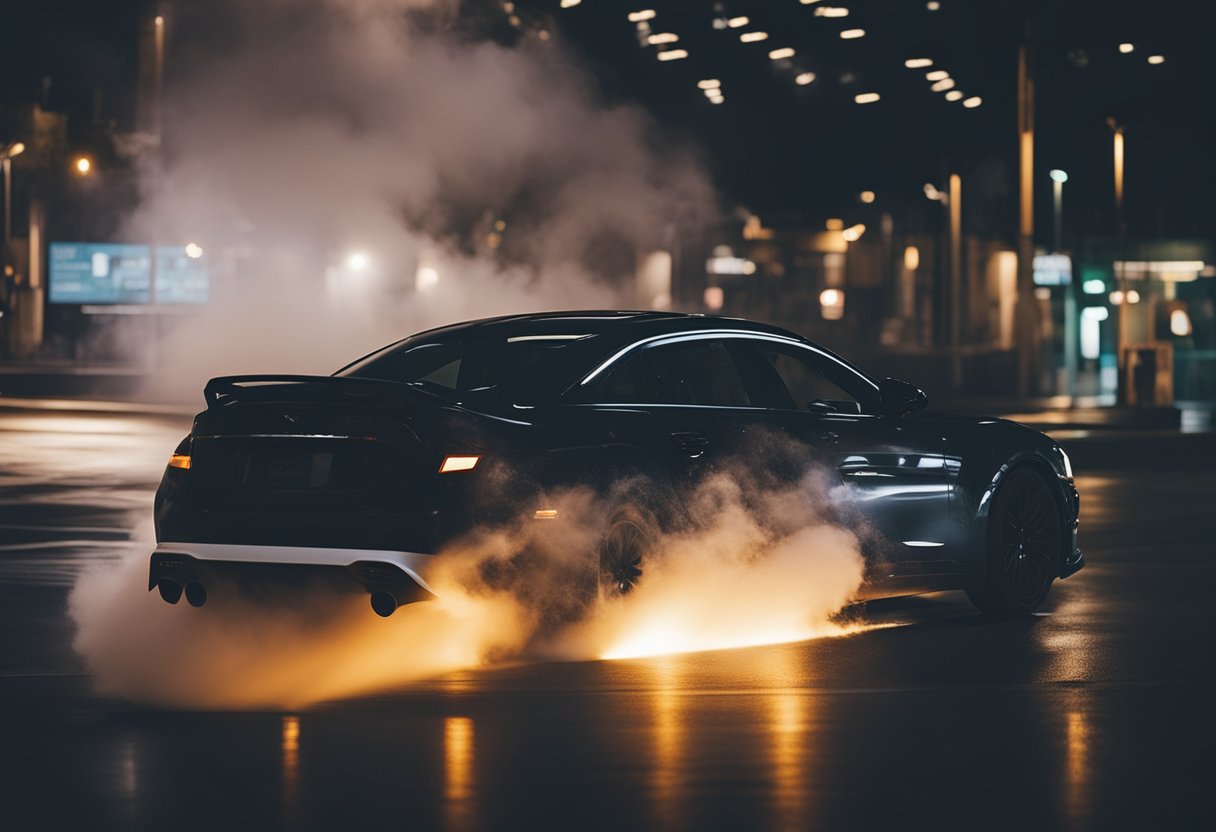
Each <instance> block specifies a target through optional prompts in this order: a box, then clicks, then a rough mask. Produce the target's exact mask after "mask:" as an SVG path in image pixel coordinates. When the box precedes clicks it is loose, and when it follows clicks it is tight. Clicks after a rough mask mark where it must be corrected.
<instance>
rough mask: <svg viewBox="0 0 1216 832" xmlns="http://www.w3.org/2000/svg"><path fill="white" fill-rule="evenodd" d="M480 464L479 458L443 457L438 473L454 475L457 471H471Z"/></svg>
mask: <svg viewBox="0 0 1216 832" xmlns="http://www.w3.org/2000/svg"><path fill="white" fill-rule="evenodd" d="M478 462H481V457H480V456H474V455H469V456H445V457H444V458H443V463H442V464H441V465H440V466H439V473H441V474H454V473H456V472H457V471H472V470H473V469H474V468H476V467H477V463H478Z"/></svg>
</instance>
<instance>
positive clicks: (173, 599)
mask: <svg viewBox="0 0 1216 832" xmlns="http://www.w3.org/2000/svg"><path fill="white" fill-rule="evenodd" d="M156 589H157V591H158V592H159V593H160V597H161V598H162V599H163V600H164V601H165V603H167V604H176V603H177V602H178V601H180V600H181V599H182V595H185V596H186V600H187V601H188V602H189V603H190V606H192V607H201V606H202V605H203V604H205V603H207V588H206V587H204V586H203V585H202V584H200V583H199V582H198V581H191V582H190V583H188V584H186V586H185V587H184V588H183V587H182V585H181V584H179V583H178V582H177V581H172V580H169V579H168V578H161V579H160V580H159V581H157V582H156Z"/></svg>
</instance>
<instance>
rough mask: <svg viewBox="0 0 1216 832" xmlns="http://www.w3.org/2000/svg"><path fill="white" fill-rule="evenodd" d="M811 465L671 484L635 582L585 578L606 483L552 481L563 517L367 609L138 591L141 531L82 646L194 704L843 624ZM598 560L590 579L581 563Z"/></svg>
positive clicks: (851, 553)
mask: <svg viewBox="0 0 1216 832" xmlns="http://www.w3.org/2000/svg"><path fill="white" fill-rule="evenodd" d="M829 482H830V481H829V480H828V479H827V478H826V477H824V476H821V475H820V474H819V473H818V472H812V473H810V474H808V476H807V477H805V478H804V479H803V481H802V482H800V483H797V484H795V485H788V484H787V485H786V486H784V487H773V484H772V483H771V482H764V481H763V480H762V479H758V478H757V477H755V476H754V475H753V474H752V473H750V472H747V471H746V469H743V468H740V467H735V468H734V470H733V473H732V472H720V473H718V474H715V475H713V476H711V477H709V478H708V479H707V480H706V481H704V482H703V483H702V484H701V485H700V486H699V487H698V488H697V489H695V491H694V492H693V493H692V494H691V495H686V496H685V498H684V499H681V503H680V506H679V510H680V512H681V513H682V514H683V516H684V518H685V520H684V522H683V523H682V524H681V526H680V527H679V528H678V529H674V530H672V531H670V532H669V533H667V534H665V535H662V536H661V537H660V539H659V540H658V545H657V546H656V548H655V550H654V552H653V553H652V554H651V555H649V556H648V557H647V559H646V561H645V562H644V564H643V570H644V574H643V577H642V580H641V582H640V584H639V586H638V587H637V588H636V589H635V591H634V592H632V593H631V594H629V595H626V596H623V597H612V598H604V597H602V596H596V595H595V592H594V574H595V570H596V564H597V560H596V558H597V555H596V551H597V549H596V543H597V540H598V538H599V535H600V534H601V533H602V530H603V528H604V526H605V525H606V520H607V510H608V509H607V508H606V506H607V505H608V504H610V503H611V502H612V501H605V500H603V499H602V498H600V497H597V496H595V495H593V494H591V493H590V492H589V491H584V490H578V489H575V490H571V491H568V492H566V493H564V494H561V495H555V496H554V497H553V499H552V500H550V501H549V504H550V505H554V506H556V507H558V511H559V518H564V519H559V521H552V522H551V521H535V520H532V519H528V520H525V521H522V522H521V523H520V524H518V525H515V526H510V527H504V528H489V529H480V530H476V531H474V532H472V533H471V534H470V535H469V536H468V537H467V538H466V539H464V540H462V541H460V542H459V543H457V544H454V545H453V546H451V547H449V548H448V549H447V550H446V551H444V552H442V553H440V554H439V555H438V556H437V557H436V560H435V572H434V573H433V574H430V575H428V579H429V580H430V582H431V584H432V586H433V587H434V588H435V590H436V592H437V594H438V597H437V598H436V599H434V600H431V601H426V602H421V603H416V604H411V605H408V606H405V607H402V608H400V609H398V610H397V611H396V613H394V614H393V616H392V617H391V618H388V619H380V618H377V617H376V616H375V614H374V613H373V612H372V611H371V609H370V608H369V606H368V603H367V597H366V595H362V594H343V593H340V592H338V591H335V590H334V589H332V588H326V587H322V586H316V587H313V588H308V589H304V590H299V591H293V592H290V593H286V592H284V593H278V594H275V595H272V596H267V595H266V594H265V592H264V591H259V590H258V589H256V588H254V587H250V586H248V585H245V586H242V585H240V584H233V583H224V584H220V585H217V586H213V587H211V588H210V593H209V598H208V601H207V604H206V605H205V606H204V607H202V608H200V609H193V608H191V607H189V606H187V605H186V604H185V603H184V602H182V603H180V604H178V605H177V606H169V605H167V604H165V603H164V602H163V601H161V599H160V597H159V595H157V593H155V592H151V593H149V592H147V565H148V559H147V547H145V548H143V549H135V550H133V551H132V552H131V554H130V556H129V557H127V558H126V559H124V561H123V562H122V563H121V565H120V566H118V567H117V568H116V567H115V566H114V565H112V564H111V565H107V566H105V567H101V568H98V569H96V570H94V571H92V572H90V573H87V574H86V575H84V576H83V577H82V579H81V580H80V581H79V582H78V583H77V586H76V587H75V590H74V591H73V593H72V598H71V603H70V610H71V614H72V617H73V619H74V620H75V622H76V625H77V637H76V642H75V647H76V649H77V651H78V652H79V653H80V654H81V656H82V657H83V658H84V659H85V662H86V664H87V665H88V667H89V670H90V672H91V673H92V675H93V677H94V680H95V682H96V684H97V685H98V687H99V688H100V689H101V690H102V691H103V692H105V693H109V694H113V695H116V696H120V697H123V698H126V699H130V700H133V701H141V702H150V703H155V704H161V705H167V706H171V707H187V708H200V707H202V708H251V707H252V708H264V707H269V708H274V707H289V708H298V707H301V706H304V705H307V704H310V703H313V702H317V701H320V700H324V699H331V698H336V697H343V696H352V695H359V694H366V693H370V692H374V691H378V690H384V689H388V688H393V687H397V686H401V685H405V684H408V683H410V682H412V681H416V680H418V679H421V678H424V677H428V676H434V675H436V674H439V673H443V672H446V671H451V670H455V669H462V668H470V667H478V666H483V665H486V664H490V663H494V662H497V661H502V660H507V659H520V658H531V659H546V658H549V659H551V658H560V659H620V658H630V657H636V656H643V655H654V654H662V653H673V652H684V651H690V650H707V649H717V648H728V647H741V646H747V645H755V644H766V643H775V642H783V641H794V640H801V639H806V638H811V637H816V636H826V635H840V634H844V633H846V632H850V631H852V630H853V629H856V625H851V626H850V625H844V624H841V623H838V622H835V621H834V620H833V618H832V616H833V615H834V614H835V613H836V612H837V611H839V610H840V609H841V608H842V607H843V606H844V605H846V604H847V603H848V602H849V601H850V600H851V599H852V598H853V597H854V596H855V594H856V592H857V590H858V588H859V587H860V585H861V582H862V578H863V571H864V570H863V560H862V557H861V555H860V553H859V542H858V538H857V536H856V535H855V534H854V533H853V532H850V531H847V530H845V529H844V528H842V527H841V526H840V525H838V521H839V518H838V509H839V508H840V506H838V505H837V500H838V497H839V495H838V494H837V493H836V492H834V490H833V489H832V488H831V487H830V485H829ZM588 577H590V578H591V581H592V583H591V585H590V586H591V594H590V595H588V583H587V580H586V579H587V578H588Z"/></svg>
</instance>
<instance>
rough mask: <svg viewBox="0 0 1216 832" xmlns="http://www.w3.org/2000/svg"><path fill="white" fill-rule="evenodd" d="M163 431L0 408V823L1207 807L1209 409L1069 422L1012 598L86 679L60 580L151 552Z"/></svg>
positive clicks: (1213, 449) (598, 819)
mask: <svg viewBox="0 0 1216 832" xmlns="http://www.w3.org/2000/svg"><path fill="white" fill-rule="evenodd" d="M184 430H185V421H184V420H182V419H175V418H171V417H162V418H138V417H133V416H130V415H123V414H80V413H75V414H71V413H69V414H46V413H43V414H34V413H24V412H19V411H11V410H3V411H0V767H2V768H3V775H2V776H0V828H3V829H17V830H22V829H48V828H61V827H68V826H75V827H79V828H82V829H153V830H159V829H231V828H276V827H281V828H329V829H385V828H395V829H430V828H443V829H454V830H460V829H481V828H502V829H584V828H602V829H648V828H649V829H710V828H713V829H770V828H771V829H811V828H827V829H835V828H854V829H857V828H875V827H878V826H880V825H882V826H887V827H890V828H897V829H898V828H924V827H934V828H941V827H946V828H972V829H976V828H979V829H983V828H1013V827H1031V828H1040V829H1056V828H1059V829H1112V828H1173V829H1178V828H1209V826H1208V824H1209V823H1210V820H1209V818H1208V815H1210V814H1211V809H1212V805H1213V794H1214V793H1216V762H1214V760H1216V741H1214V740H1216V731H1214V730H1213V723H1214V719H1213V713H1214V712H1216V689H1214V685H1213V681H1214V679H1216V672H1214V671H1216V649H1214V647H1216V645H1214V644H1213V633H1214V630H1216V605H1214V596H1216V580H1214V578H1216V569H1214V566H1213V556H1214V555H1216V542H1214V538H1213V534H1212V531H1211V529H1212V523H1211V518H1212V515H1213V497H1214V496H1216V487H1214V486H1216V475H1214V474H1213V471H1212V466H1213V463H1214V462H1216V436H1213V435H1212V434H1204V435H1192V436H1164V435H1141V436H1137V437H1128V436H1126V435H1125V436H1110V437H1107V438H1102V439H1078V440H1076V441H1073V442H1071V443H1069V444H1068V447H1069V448H1070V450H1071V451H1072V456H1073V460H1074V465H1075V467H1076V469H1077V471H1078V474H1079V487H1080V490H1081V493H1082V506H1083V508H1082V535H1083V537H1082V544H1083V546H1084V548H1085V551H1086V555H1087V558H1088V560H1089V566H1088V567H1087V568H1086V569H1085V570H1084V571H1083V572H1081V573H1080V574H1078V575H1077V576H1076V577H1074V578H1072V579H1069V580H1068V581H1065V582H1062V583H1058V584H1057V585H1056V587H1055V588H1054V589H1053V592H1052V595H1051V598H1050V599H1049V601H1048V603H1047V604H1046V606H1045V608H1044V610H1043V613H1042V614H1041V615H1039V616H1036V617H1034V618H1031V619H1028V620H1024V621H1008V622H990V621H987V620H985V619H982V618H980V617H979V616H977V615H975V614H974V613H973V612H972V611H971V609H970V607H969V606H968V605H967V603H966V600H965V598H964V597H962V596H961V595H956V594H944V595H940V596H933V597H924V598H918V599H909V600H904V601H898V602H883V603H876V604H872V605H871V606H870V607H869V609H868V610H867V611H866V615H867V617H868V620H869V621H871V622H873V623H896V624H898V625H899V626H894V627H889V628H885V629H874V630H870V631H868V632H863V633H860V634H857V635H854V636H850V637H846V638H838V639H826V640H819V641H811V642H804V643H800V644H791V645H782V646H773V647H761V648H750V649H744V650H735V651H724V652H717V653H703V654H696V655H685V656H675V657H667V658H660V659H649V660H637V661H619V662H578V663H540V664H521V665H514V666H510V667H503V668H496V669H495V668H491V669H480V670H475V671H465V672H460V673H455V674H451V675H448V676H444V677H441V678H437V679H434V680H432V681H429V682H426V683H422V684H418V685H415V686H413V687H411V688H408V689H406V690H402V691H398V692H394V693H391V694H381V695H378V696H373V697H367V698H362V699H357V700H346V701H339V702H334V703H329V704H324V705H318V706H314V707H312V708H309V709H307V710H305V711H303V712H293V713H281V712H252V713H225V712H211V713H198V712H193V713H189V712H187V713H183V712H170V711H163V710H154V709H149V708H146V707H138V706H133V705H129V704H125V703H123V702H119V701H115V700H112V699H108V698H105V697H100V696H98V695H96V694H94V693H93V692H92V690H91V686H90V679H89V678H88V677H87V675H85V672H84V666H83V663H82V662H81V660H80V659H79V658H77V657H76V656H75V654H74V652H73V651H72V648H71V639H72V634H73V628H72V624H71V620H70V618H69V617H68V615H67V612H66V604H67V595H68V591H69V589H70V587H71V585H72V583H73V581H74V580H75V577H76V575H77V574H78V572H79V570H80V569H81V568H82V567H84V566H86V565H88V564H93V563H98V562H101V561H104V560H106V559H110V560H114V559H117V558H118V557H119V556H120V555H121V554H122V553H123V552H126V551H129V550H130V548H131V547H133V546H139V547H145V548H146V544H144V543H141V542H139V541H141V540H146V539H148V537H149V536H150V520H149V514H150V503H151V495H152V491H153V489H154V488H155V483H156V480H157V479H158V478H159V475H160V470H161V467H162V466H163V464H164V460H165V458H166V455H167V454H168V452H169V451H170V450H171V449H172V447H173V446H174V445H175V444H176V441H177V439H178V438H180V436H181V435H182V434H183V432H184ZM149 661H162V662H171V661H173V657H172V656H159V657H149Z"/></svg>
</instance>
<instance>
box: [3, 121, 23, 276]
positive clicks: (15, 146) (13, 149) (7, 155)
mask: <svg viewBox="0 0 1216 832" xmlns="http://www.w3.org/2000/svg"><path fill="white" fill-rule="evenodd" d="M23 152H25V145H24V144H23V143H22V142H13V143H12V144H10V145H9V146H8V147H6V148H4V150H0V169H2V170H3V173H4V248H2V249H0V261H3V265H4V266H7V265H8V249H9V243H10V242H11V241H12V239H13V164H12V163H13V157H14V156H20V155H21V154H22V153H23Z"/></svg>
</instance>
